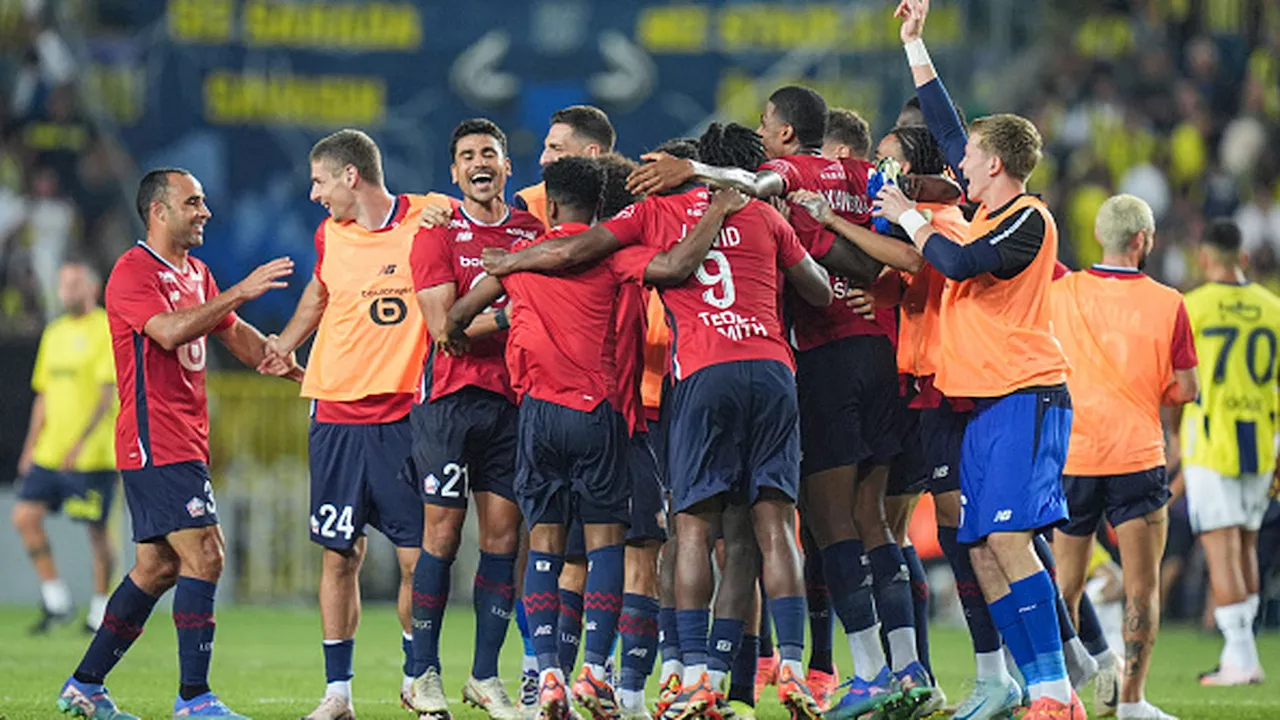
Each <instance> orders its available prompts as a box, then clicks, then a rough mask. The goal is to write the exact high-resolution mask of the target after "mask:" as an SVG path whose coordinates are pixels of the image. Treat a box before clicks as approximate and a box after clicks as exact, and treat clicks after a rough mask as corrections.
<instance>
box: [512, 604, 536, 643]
mask: <svg viewBox="0 0 1280 720" xmlns="http://www.w3.org/2000/svg"><path fill="white" fill-rule="evenodd" d="M515 613H516V629H517V630H519V631H520V642H521V643H523V644H524V655H525V657H533V640H532V639H531V638H530V637H529V618H528V617H527V616H525V614H524V598H516V609H515Z"/></svg>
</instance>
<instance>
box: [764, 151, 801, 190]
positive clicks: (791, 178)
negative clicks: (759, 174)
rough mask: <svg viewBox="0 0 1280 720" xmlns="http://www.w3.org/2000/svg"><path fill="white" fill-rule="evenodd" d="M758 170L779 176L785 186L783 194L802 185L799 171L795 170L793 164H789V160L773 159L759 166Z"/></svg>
mask: <svg viewBox="0 0 1280 720" xmlns="http://www.w3.org/2000/svg"><path fill="white" fill-rule="evenodd" d="M760 169H761V170H772V171H773V172H776V173H778V174H779V175H781V176H782V183H783V185H785V186H786V187H785V188H784V189H783V192H784V193H789V192H791V191H792V190H794V189H796V188H798V187H800V186H801V185H803V184H804V183H802V182H801V181H800V171H799V169H798V168H796V166H795V163H793V162H791V161H790V160H787V159H784V158H774V159H773V160H770V161H769V162H767V163H765V164H763V165H761V166H760Z"/></svg>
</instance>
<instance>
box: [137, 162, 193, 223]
mask: <svg viewBox="0 0 1280 720" xmlns="http://www.w3.org/2000/svg"><path fill="white" fill-rule="evenodd" d="M175 173H178V174H182V175H191V171H189V170H183V169H182V168H176V167H167V168H156V169H155V170H149V171H147V174H146V175H143V176H142V181H141V182H139V183H138V195H137V198H136V199H135V200H134V207H135V208H137V210H138V217H140V218H142V225H143V227H149V223H150V218H151V203H153V202H155V201H157V200H163V199H164V194H165V192H166V191H168V189H169V176H170V175H173V174H175Z"/></svg>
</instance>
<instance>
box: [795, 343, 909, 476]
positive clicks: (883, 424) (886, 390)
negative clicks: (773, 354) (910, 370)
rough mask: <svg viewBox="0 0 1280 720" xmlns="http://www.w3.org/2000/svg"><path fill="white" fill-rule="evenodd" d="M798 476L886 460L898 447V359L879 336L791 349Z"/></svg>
mask: <svg viewBox="0 0 1280 720" xmlns="http://www.w3.org/2000/svg"><path fill="white" fill-rule="evenodd" d="M796 388H797V391H798V393H799V395H798V398H799V403H800V442H801V446H802V449H803V456H802V458H801V461H800V475H801V476H802V477H808V476H810V475H812V474H814V473H818V472H822V471H823V470H830V469H832V468H838V467H844V466H847V465H859V464H864V463H865V464H867V465H868V466H871V467H874V466H878V465H888V464H889V463H890V461H892V460H893V458H894V456H896V455H897V454H898V453H899V452H900V451H901V449H902V446H901V443H900V442H899V440H898V436H897V435H896V434H894V432H893V429H894V427H895V421H894V420H893V419H892V418H893V415H894V414H895V413H896V412H897V411H898V363H897V359H896V357H895V355H894V351H893V344H892V343H891V342H890V341H889V338H887V337H884V336H873V335H858V336H855V337H848V338H844V339H841V340H836V341H835V342H830V343H827V344H826V345H822V346H820V347H816V348H813V349H812V350H806V351H805V352H801V353H796Z"/></svg>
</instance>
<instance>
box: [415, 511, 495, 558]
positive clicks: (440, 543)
mask: <svg viewBox="0 0 1280 720" xmlns="http://www.w3.org/2000/svg"><path fill="white" fill-rule="evenodd" d="M464 517H465V516H464ZM433 521H434V522H433ZM461 542H462V523H461V521H460V520H458V519H457V518H455V517H453V515H452V514H446V515H443V516H441V517H429V518H428V519H427V522H426V523H425V525H424V526H423V529H422V549H423V550H426V551H427V552H429V553H431V554H432V555H435V556H436V557H439V558H445V559H450V558H453V557H454V556H455V555H457V554H458V545H459V544H460V543H461ZM482 543H483V541H482ZM481 549H483V547H482V548H481ZM486 552H488V551H486Z"/></svg>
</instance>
